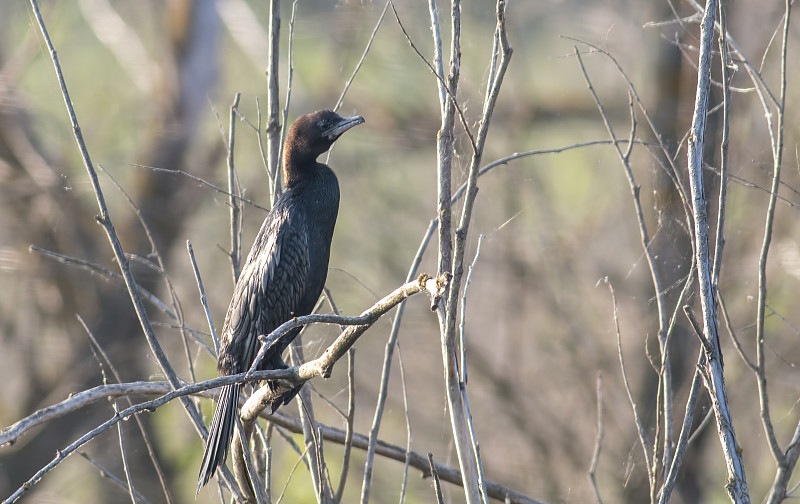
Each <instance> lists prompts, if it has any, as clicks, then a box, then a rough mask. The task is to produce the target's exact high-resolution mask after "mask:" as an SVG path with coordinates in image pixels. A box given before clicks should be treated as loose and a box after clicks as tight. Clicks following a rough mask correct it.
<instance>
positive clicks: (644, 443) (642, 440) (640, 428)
mask: <svg viewBox="0 0 800 504" xmlns="http://www.w3.org/2000/svg"><path fill="white" fill-rule="evenodd" d="M603 281H604V282H605V283H606V285H608V291H609V293H610V294H611V303H612V304H613V307H614V311H613V314H614V328H615V330H616V333H617V353H618V354H619V368H620V371H621V372H622V383H623V384H624V385H625V393H626V394H627V395H628V402H630V403H631V411H633V421H634V423H635V424H636V432H637V433H638V434H639V444H640V445H641V447H642V451H643V452H644V461H645V464H646V466H647V472H648V473H652V467H653V461H652V460H651V458H650V452H649V451H648V449H647V447H648V446H650V440H649V439H647V431H645V429H644V425H643V424H642V419H641V417H640V416H639V408H638V407H637V405H636V400H635V399H634V398H633V393H632V392H631V384H630V382H629V381H628V372H627V371H626V370H625V359H624V358H623V355H622V332H621V330H620V328H619V312H618V310H617V294H616V292H615V291H614V284H612V283H611V281H610V280H609V279H608V278H607V277H606V278H604V279H603Z"/></svg>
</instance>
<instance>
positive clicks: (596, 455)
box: [588, 371, 603, 504]
mask: <svg viewBox="0 0 800 504" xmlns="http://www.w3.org/2000/svg"><path fill="white" fill-rule="evenodd" d="M596 389H597V432H596V433H595V438H594V451H593V453H592V461H591V463H590V464H589V473H588V474H589V483H590V484H591V485H592V489H593V490H594V497H595V499H597V504H603V499H602V497H600V489H599V488H598V487H597V477H596V472H597V462H598V461H599V460H600V448H601V447H602V445H603V374H602V373H601V372H599V371H598V372H597V386H596Z"/></svg>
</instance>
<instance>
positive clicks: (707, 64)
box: [688, 0, 777, 503]
mask: <svg viewBox="0 0 800 504" xmlns="http://www.w3.org/2000/svg"><path fill="white" fill-rule="evenodd" d="M716 12H717V1H716V0H708V1H707V2H706V6H705V12H704V13H703V21H702V23H701V25H700V62H699V64H698V72H697V95H696V97H695V106H694V115H693V117H692V128H691V134H690V135H689V148H688V157H689V159H688V167H689V181H690V189H691V194H692V214H693V217H694V234H695V244H696V246H695V263H696V266H697V277H698V284H699V289H700V304H701V307H702V312H703V334H704V339H705V341H706V342H707V344H708V345H709V346H710V349H709V350H707V351H706V372H707V374H708V380H707V382H706V386H707V387H708V389H709V395H710V396H711V403H712V406H713V409H714V414H715V416H716V420H717V422H716V423H717V433H718V434H719V439H720V444H721V445H722V452H723V455H724V457H725V466H726V469H727V472H728V481H727V484H726V485H725V488H726V490H727V491H728V495H729V497H730V499H731V501H732V502H735V503H749V502H750V495H749V492H748V490H747V478H746V477H745V472H744V463H743V461H742V457H741V451H740V449H739V445H738V444H737V442H736V434H735V431H734V428H733V419H732V417H731V413H730V410H729V408H728V398H727V394H726V392H725V380H724V375H723V364H722V350H721V348H720V342H719V333H718V328H717V314H716V302H715V296H714V285H713V283H712V278H711V277H712V271H711V258H710V254H709V245H708V243H709V240H708V219H707V215H706V200H705V190H704V188H703V141H704V135H705V125H706V115H707V112H708V93H709V88H710V75H711V45H712V39H713V35H714V16H715V14H716ZM776 192H777V188H776Z"/></svg>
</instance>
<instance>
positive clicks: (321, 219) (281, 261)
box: [197, 110, 364, 491]
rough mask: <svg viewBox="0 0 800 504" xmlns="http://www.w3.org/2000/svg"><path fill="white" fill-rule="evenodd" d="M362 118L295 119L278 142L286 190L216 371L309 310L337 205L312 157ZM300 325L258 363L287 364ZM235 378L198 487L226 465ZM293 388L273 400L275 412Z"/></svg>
mask: <svg viewBox="0 0 800 504" xmlns="http://www.w3.org/2000/svg"><path fill="white" fill-rule="evenodd" d="M363 122H364V118H363V117H361V116H353V117H342V116H340V115H338V114H336V113H334V112H331V111H329V110H323V111H318V112H314V113H313V114H307V115H304V116H301V117H299V118H298V119H297V120H296V121H295V122H294V123H293V124H292V126H291V128H289V133H288V134H287V136H286V143H285V145H284V148H283V174H284V183H285V191H284V192H283V194H282V195H281V197H280V198H279V199H278V201H277V202H276V203H275V206H274V207H273V208H272V210H271V211H270V213H269V215H267V218H266V219H265V220H264V223H263V224H262V225H261V230H260V231H259V232H258V236H256V239H255V242H254V243H253V247H252V248H251V249H250V254H248V256H247V260H246V261H245V264H244V267H243V268H242V271H241V274H240V276H239V280H238V281H237V282H236V287H235V288H234V292H233V297H232V299H231V303H230V306H229V307H228V312H227V314H226V315H225V325H224V327H223V329H222V337H221V339H220V349H219V357H218V359H217V370H218V371H219V373H220V374H221V375H231V374H236V373H243V372H245V371H247V370H248V369H249V368H250V366H251V364H252V362H253V360H254V359H255V356H256V353H257V352H258V348H259V346H260V345H259V341H258V336H259V335H267V334H269V333H270V332H272V331H273V330H274V329H275V328H277V327H278V326H279V325H281V324H282V323H284V322H286V321H287V320H289V319H290V318H292V317H296V316H301V315H307V314H309V313H311V310H313V309H314V305H315V304H316V302H317V299H318V298H319V295H320V293H321V292H322V288H323V287H324V286H325V279H326V277H327V273H328V259H329V257H330V248H331V239H332V237H333V228H334V225H335V224H336V216H337V213H338V211H339V183H338V181H337V179H336V175H335V174H334V173H333V170H331V169H330V168H329V167H328V166H327V165H325V164H322V163H318V162H317V157H318V156H319V155H320V154H322V153H324V152H325V151H327V150H328V149H329V148H330V147H331V145H333V142H335V141H336V139H337V138H339V136H341V135H342V134H343V133H344V132H345V131H347V130H349V129H350V128H352V127H353V126H356V125H358V124H361V123H363ZM298 332H299V329H298V330H296V331H292V332H291V333H289V334H287V335H286V336H284V337H283V338H281V339H280V340H279V341H277V342H276V344H275V345H273V346H272V347H271V348H270V350H269V352H268V353H267V355H266V356H265V357H264V358H263V360H262V361H261V363H260V365H259V367H258V369H280V368H284V367H286V364H285V363H284V362H283V359H282V358H281V354H282V353H283V351H284V350H285V349H286V347H287V346H288V345H289V344H290V343H291V342H292V340H293V339H294V338H295V336H297V334H298ZM240 388H241V386H240V385H238V384H235V385H229V386H225V387H223V389H222V392H221V394H220V397H219V402H218V403H217V408H216V410H215V411H214V419H213V420H212V422H211V426H210V427H209V434H208V438H207V439H206V444H205V453H204V454H203V463H202V466H201V468H200V476H199V480H198V484H197V489H198V491H199V490H200V488H201V487H202V486H203V485H205V484H206V483H207V482H208V480H209V479H211V477H212V476H213V475H214V472H215V471H216V470H217V467H218V466H219V465H221V464H224V463H225V458H226V456H227V454H228V447H229V445H230V441H231V437H232V435H233V430H234V425H235V418H236V414H237V409H238V403H239V391H240ZM296 393H297V390H291V391H289V392H286V393H285V394H283V395H282V396H280V397H278V398H277V399H276V400H275V401H274V402H273V403H272V410H273V411H275V410H276V409H277V408H278V407H279V406H281V405H282V404H286V403H288V402H289V401H290V400H291V399H292V397H294V395H295V394H296Z"/></svg>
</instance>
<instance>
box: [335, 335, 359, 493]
mask: <svg viewBox="0 0 800 504" xmlns="http://www.w3.org/2000/svg"><path fill="white" fill-rule="evenodd" d="M355 367H356V349H355V348H351V349H350V350H349V351H348V352H347V422H346V426H347V430H346V431H345V432H346V434H345V437H344V455H342V474H341V475H340V476H339V487H338V488H337V489H336V494H334V497H333V501H334V502H342V496H343V495H344V485H345V483H346V482H347V473H348V472H349V470H350V453H351V451H352V448H353V432H354V430H355V425H354V422H355V414H356V379H355Z"/></svg>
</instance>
